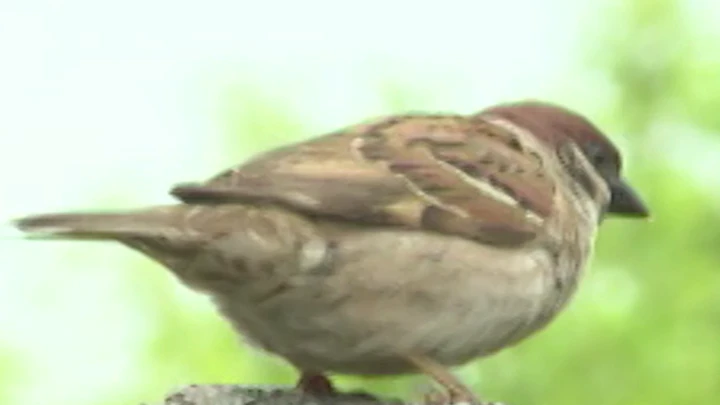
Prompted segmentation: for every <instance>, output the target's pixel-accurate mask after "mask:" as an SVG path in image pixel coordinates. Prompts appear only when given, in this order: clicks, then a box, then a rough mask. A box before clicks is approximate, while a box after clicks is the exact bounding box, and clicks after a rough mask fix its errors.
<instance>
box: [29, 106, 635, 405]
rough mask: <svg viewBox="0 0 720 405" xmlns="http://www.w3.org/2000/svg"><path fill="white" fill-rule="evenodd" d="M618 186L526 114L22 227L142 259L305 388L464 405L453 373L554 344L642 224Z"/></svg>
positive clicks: (423, 128)
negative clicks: (597, 265) (606, 242)
mask: <svg viewBox="0 0 720 405" xmlns="http://www.w3.org/2000/svg"><path fill="white" fill-rule="evenodd" d="M619 170H620V160H619V154H618V152H617V150H616V149H615V148H614V147H613V146H612V144H611V143H610V142H609V141H608V140H607V138H605V137H604V136H603V135H602V134H601V133H600V131H599V130H598V129H597V128H595V127H594V126H593V125H592V124H591V123H590V122H588V121H587V120H586V119H585V118H583V117H581V116H579V115H577V114H574V113H572V112H570V111H567V110H565V109H562V108H560V107H556V106H551V105H548V104H544V103H533V102H526V103H515V104H509V105H502V106H497V107H493V108H490V109H488V110H485V111H482V112H480V113H478V114H474V115H470V116H461V115H444V114H435V115H422V114H414V115H403V116H393V117H387V118H382V119H379V120H374V121H372V122H368V123H363V124H359V125H356V126H352V127H349V128H346V129H343V130H339V131H337V132H334V133H331V134H327V135H324V136H320V137H317V138H314V139H311V140H309V141H306V142H303V143H298V144H295V145H289V146H286V147H283V148H278V149H275V150H272V151H270V152H267V153H265V154H263V155H261V156H258V157H257V158H255V159H252V160H250V161H249V162H247V163H245V164H243V165H240V166H237V167H234V168H232V169H230V170H227V171H225V172H223V173H221V174H219V175H218V176H216V177H213V178H212V179H210V180H208V181H206V182H203V183H198V184H184V185H179V186H176V187H175V188H173V190H172V194H173V195H175V196H176V197H177V198H179V199H180V201H181V203H180V204H177V205H172V206H166V207H155V208H150V209H146V210H140V211H137V212H129V213H117V214H113V213H109V214H49V215H40V216H32V217H28V218H23V219H20V220H19V221H18V222H17V224H18V226H19V227H20V228H21V229H24V230H26V231H28V232H30V233H34V234H37V233H47V234H51V235H52V236H54V237H68V238H97V239H114V240H117V241H120V242H122V243H124V244H126V245H128V246H130V247H132V248H134V249H137V250H139V251H141V252H143V253H145V254H147V255H148V256H150V257H152V258H154V259H155V260H157V261H158V262H160V263H162V264H163V265H165V266H166V267H167V268H168V269H169V270H171V271H172V272H173V273H174V274H175V275H176V276H177V277H178V278H179V279H180V280H182V281H183V282H184V283H186V284H187V285H189V286H190V287H193V288H196V289H199V290H201V291H204V292H206V293H209V294H210V295H211V296H212V297H213V298H214V300H215V302H216V303H217V304H218V307H219V309H220V311H221V312H222V313H223V314H224V315H225V317H226V318H227V319H228V320H229V321H230V322H231V323H232V324H233V325H234V326H235V328H236V329H237V330H238V331H239V332H240V333H241V334H242V335H243V336H244V337H245V338H247V339H248V340H249V341H250V342H252V343H253V344H255V345H257V346H260V347H262V348H264V349H265V350H267V351H269V352H272V353H275V354H277V355H279V356H282V357H284V358H285V359H287V360H288V361H289V362H290V363H292V364H293V365H294V366H295V367H297V368H298V369H299V370H300V371H302V372H303V373H304V374H305V376H306V377H307V376H315V375H320V374H322V373H324V372H340V373H351V374H371V375H376V374H398V373H407V372H414V371H423V372H425V373H427V374H429V375H431V376H433V377H434V378H435V379H437V380H438V381H440V382H441V383H442V384H443V385H445V386H446V388H447V389H448V391H449V395H450V396H451V397H452V399H471V398H472V394H471V393H470V392H469V391H468V390H467V389H465V388H464V387H462V385H461V384H459V382H457V384H455V383H452V381H451V380H452V377H450V375H449V374H448V373H447V372H445V371H443V370H444V369H443V368H442V366H452V365H458V364H462V363H465V362H467V361H469V360H472V359H474V358H477V357H481V356H485V355H488V354H491V353H493V352H495V351H497V350H499V349H502V348H504V347H507V346H509V345H511V344H513V343H515V342H518V341H520V340H522V339H523V338H525V337H527V336H528V335H530V334H532V333H533V332H535V331H537V330H538V329H540V328H542V327H543V326H545V325H546V324H547V323H548V322H549V321H550V320H552V319H553V318H554V317H555V315H556V314H557V313H558V312H559V311H560V310H561V309H562V308H563V307H564V306H565V304H566V303H567V301H568V300H569V298H570V297H571V296H572V294H573V292H574V291H575V289H576V286H577V284H578V281H579V278H580V275H581V273H582V269H583V267H584V266H585V263H586V261H587V259H588V257H589V255H590V252H591V248H592V242H593V239H594V234H595V230H596V227H597V225H598V224H599V223H600V222H601V220H602V219H603V218H604V216H605V214H606V213H613V212H617V213H623V214H630V215H639V216H644V215H646V214H647V211H646V209H645V208H644V206H643V204H642V203H641V201H640V200H639V199H638V198H637V196H636V195H635V194H634V193H633V192H632V190H631V189H630V188H629V187H627V186H626V185H624V183H622V181H621V179H620V177H619ZM306 380H307V379H306ZM448 381H450V382H448Z"/></svg>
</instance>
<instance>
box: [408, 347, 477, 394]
mask: <svg viewBox="0 0 720 405" xmlns="http://www.w3.org/2000/svg"><path fill="white" fill-rule="evenodd" d="M408 361H410V362H411V363H412V364H413V365H415V367H417V369H418V370H419V371H421V372H423V373H424V374H425V375H427V376H429V377H430V378H432V379H433V380H435V381H436V382H437V383H438V384H440V385H441V386H442V387H443V388H445V390H446V392H445V393H439V392H436V393H432V394H430V395H427V396H426V397H425V403H426V404H427V405H440V404H445V405H447V404H459V403H465V404H474V405H482V402H481V401H480V400H479V399H478V398H477V397H476V396H475V394H473V393H472V391H470V388H468V387H467V386H466V385H465V384H463V383H462V382H461V381H460V380H459V379H458V378H457V377H455V376H454V375H453V374H452V373H451V372H450V371H449V370H448V369H447V368H446V367H445V366H443V365H442V364H439V363H437V362H435V361H433V360H430V359H428V358H427V357H423V356H408Z"/></svg>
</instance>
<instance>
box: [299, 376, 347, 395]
mask: <svg viewBox="0 0 720 405" xmlns="http://www.w3.org/2000/svg"><path fill="white" fill-rule="evenodd" d="M296 388H297V389H299V390H300V391H302V392H304V393H306V394H311V395H318V396H330V395H334V394H336V393H337V391H335V387H333V385H332V382H331V381H330V379H328V378H327V377H325V376H324V375H323V374H320V373H314V372H308V371H301V372H300V379H299V380H298V382H297V385H296Z"/></svg>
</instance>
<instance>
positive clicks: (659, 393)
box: [0, 0, 720, 405]
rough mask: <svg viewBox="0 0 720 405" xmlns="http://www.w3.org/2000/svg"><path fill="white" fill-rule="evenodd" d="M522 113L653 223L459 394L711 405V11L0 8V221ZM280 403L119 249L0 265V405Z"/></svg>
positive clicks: (136, 4)
mask: <svg viewBox="0 0 720 405" xmlns="http://www.w3.org/2000/svg"><path fill="white" fill-rule="evenodd" d="M526 97H534V98H544V99H548V100H553V101H557V102H560V103H563V104H565V105H568V106H571V107H573V108H574V109H576V110H578V111H581V112H583V113H584V114H587V115H588V116H590V117H591V118H592V119H593V120H594V121H595V122H596V123H597V124H598V125H600V126H601V127H602V128H603V129H605V130H607V131H608V132H609V133H611V134H612V136H613V138H614V139H615V140H616V141H617V142H618V143H619V145H621V147H622V149H623V150H624V152H625V153H626V155H627V161H628V163H627V170H628V176H629V177H630V178H631V179H632V181H633V183H634V184H636V186H637V187H638V188H639V189H640V190H641V191H642V193H643V194H644V196H645V197H646V199H647V200H648V202H649V204H650V206H651V207H652V210H653V214H654V220H653V221H652V222H642V221H639V222H626V221H619V220H613V221H609V223H607V224H606V225H605V226H604V227H603V228H604V229H603V230H602V232H601V234H600V237H599V241H598V249H597V255H596V258H595V260H594V263H593V265H592V269H591V271H590V272H589V275H588V277H587V279H586V280H585V283H584V284H583V286H582V288H581V291H580V293H579V295H578V297H577V299H576V300H575V301H574V303H573V304H572V306H571V309H570V310H569V311H568V312H566V313H565V314H564V315H563V316H562V317H561V318H560V319H559V320H558V321H557V322H555V323H554V324H553V325H552V326H551V327H549V328H548V329H547V330H546V331H545V332H543V333H542V334H540V335H538V336H536V337H535V338H534V339H531V340H529V341H527V342H526V343H523V344H522V345H520V346H518V347H516V348H513V349H510V350H506V351H504V352H502V353H501V354H499V355H497V356H495V357H493V358H491V359H488V360H486V361H482V362H478V363H474V364H470V365H468V366H466V367H463V368H461V369H460V370H457V371H458V373H459V374H460V375H461V376H462V378H464V379H465V380H466V381H468V382H469V383H471V384H472V385H473V386H474V387H475V388H476V389H477V390H478V391H479V392H482V393H483V394H484V395H485V397H488V398H494V399H501V400H503V401H505V402H508V403H510V404H514V405H524V404H527V405H529V404H552V405H563V404H567V405H576V404H602V405H613V404H618V405H619V404H623V405H631V404H638V405H642V404H653V405H663V404H668V405H669V404H672V405H677V404H691V403H692V404H717V403H720V246H719V245H720V208H719V203H720V3H718V2H717V1H715V0H704V1H702V0H695V1H684V2H681V1H671V0H662V1H651V0H625V1H621V0H615V1H593V2H591V1H587V2H582V1H577V0H546V1H533V0H527V1H504V2H500V1H478V0H475V1H451V0H446V1H442V2H432V3H429V4H428V5H424V4H423V3H422V2H420V1H417V0H415V1H395V2H392V1H382V0H365V1H362V2H359V1H358V2H353V3H347V2H341V1H337V0H336V1H320V0H304V1H285V2H280V1H265V2H263V1H240V0H236V1H230V0H228V1H206V2H192V3H191V2H182V1H150V2H146V1H141V0H127V1H124V2H102V1H91V0H69V1H62V2H60V1H57V2H55V1H50V0H36V1H29V0H28V1H20V0H17V1H12V0H4V1H2V2H1V3H0V218H10V217H13V216H16V215H19V214H24V213H31V212H39V211H52V210H62V209H82V208H92V209H100V208H126V207H133V206H137V205H142V204H150V203H162V202H168V201H170V199H169V197H168V196H167V195H166V190H167V189H168V187H169V186H170V185H171V184H173V183H175V182H180V181H191V180H200V179H203V178H205V177H207V176H209V175H211V174H213V173H214V172H216V171H219V170H221V169H223V168H225V167H227V166H229V165H231V164H234V163H237V162H239V161H241V160H242V159H246V158H247V157H249V156H251V155H252V154H253V153H256V152H258V151H261V150H265V149H267V148H270V147H271V146H273V145H279V144H281V143H283V142H287V141H290V140H297V139H301V138H304V137H308V136H311V135H313V134H319V133H322V132H325V131H329V130H333V129H336V128H338V127H341V126H344V125H347V124H351V123H354V122H357V121H359V120H363V119H366V118H368V117H370V116H375V115H380V114H387V113H393V112H400V111H406V110H427V111H455V112H472V111H475V110H478V109H480V108H482V107H484V106H487V105H489V104H492V103H495V102H499V101H507V100H512V99H518V98H526ZM294 378H295V376H294V374H293V371H292V370H291V369H290V368H288V367H287V366H285V365H284V364H283V363H282V362H281V361H278V360H276V359H272V358H269V357H267V356H265V355H263V354H259V353H257V352H253V351H250V350H248V349H247V348H246V346H244V345H241V344H238V343H237V341H236V338H235V337H234V335H233V333H232V332H231V331H230V329H229V327H228V326H227V325H226V324H225V323H224V322H223V321H222V320H221V319H220V318H219V317H218V316H217V315H216V314H215V313H214V311H213V309H212V308H211V306H210V305H209V303H208V302H207V300H206V299H205V298H204V297H201V296H198V295H197V294H195V293H192V292H189V291H188V290H186V289H185V288H184V287H182V286H179V285H178V283H177V282H176V281H175V280H174V279H172V278H171V277H170V276H169V274H168V273H166V272H164V271H163V270H162V269H161V268H160V267H159V266H158V265H155V264H153V263H151V262H150V261H148V260H147V259H145V258H143V257H142V256H140V255H138V254H136V253H133V252H131V251H129V250H127V249H125V248H123V247H121V246H116V245H113V244H101V243H40V242H36V243H31V242H23V241H17V240H13V235H8V236H7V237H5V238H4V239H3V240H1V241H0V403H2V404H7V405H21V404H22V405H35V404H38V405H40V404H43V405H44V404H53V405H65V404H67V405H70V404H72V405H85V404H92V405H94V404H100V405H113V404H137V403H139V402H141V401H143V400H151V399H159V398H161V396H162V394H163V393H165V392H167V391H168V390H170V389H171V388H173V387H175V386H178V385H181V384H185V383H190V382H194V383H201V382H244V383H282V384H290V383H292V381H293V379H294ZM337 381H338V382H339V384H340V385H341V386H342V387H343V388H347V389H351V388H360V387H362V388H365V389H370V390H372V391H374V392H378V393H390V394H394V395H404V396H406V397H407V398H417V397H418V393H419V392H421V391H422V390H423V389H425V388H426V387H427V380H426V379H424V378H421V377H415V378H403V379H383V380H377V381H375V380H373V381H363V380H357V379H352V378H347V377H344V378H338V379H337Z"/></svg>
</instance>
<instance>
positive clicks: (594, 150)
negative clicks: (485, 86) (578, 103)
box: [480, 101, 620, 169]
mask: <svg viewBox="0 0 720 405" xmlns="http://www.w3.org/2000/svg"><path fill="white" fill-rule="evenodd" d="M480 114H483V115H484V114H488V115H490V114H492V115H494V116H498V117H502V118H505V119H507V120H509V121H512V122H513V123H514V124H516V125H518V126H520V127H522V128H525V129H526V130H528V131H530V132H532V133H533V134H534V135H535V136H537V137H538V138H539V139H541V140H543V141H545V142H547V143H549V144H551V145H553V146H555V147H557V146H560V145H561V144H563V143H564V142H567V141H573V142H575V143H576V144H577V145H578V146H579V147H580V149H581V150H583V152H585V154H586V155H587V156H588V158H590V159H591V161H593V160H594V158H595V157H596V156H601V157H602V158H603V160H605V161H611V162H613V163H614V164H615V165H616V166H617V168H618V169H619V168H620V153H619V152H618V150H617V148H616V147H615V145H613V143H612V142H611V141H610V139H608V137H607V136H605V134H603V133H602V131H600V130H599V129H598V128H597V127H596V126H595V125H593V124H592V123H591V122H590V121H588V119H587V118H585V117H583V116H582V115H580V114H578V113H576V112H573V111H570V110H569V109H567V108H564V107H561V106H558V105H553V104H550V103H545V102H540V101H520V102H514V103H507V104H499V105H496V106H493V107H490V108H487V109H485V110H483V111H481V112H480ZM593 163H595V162H593Z"/></svg>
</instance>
